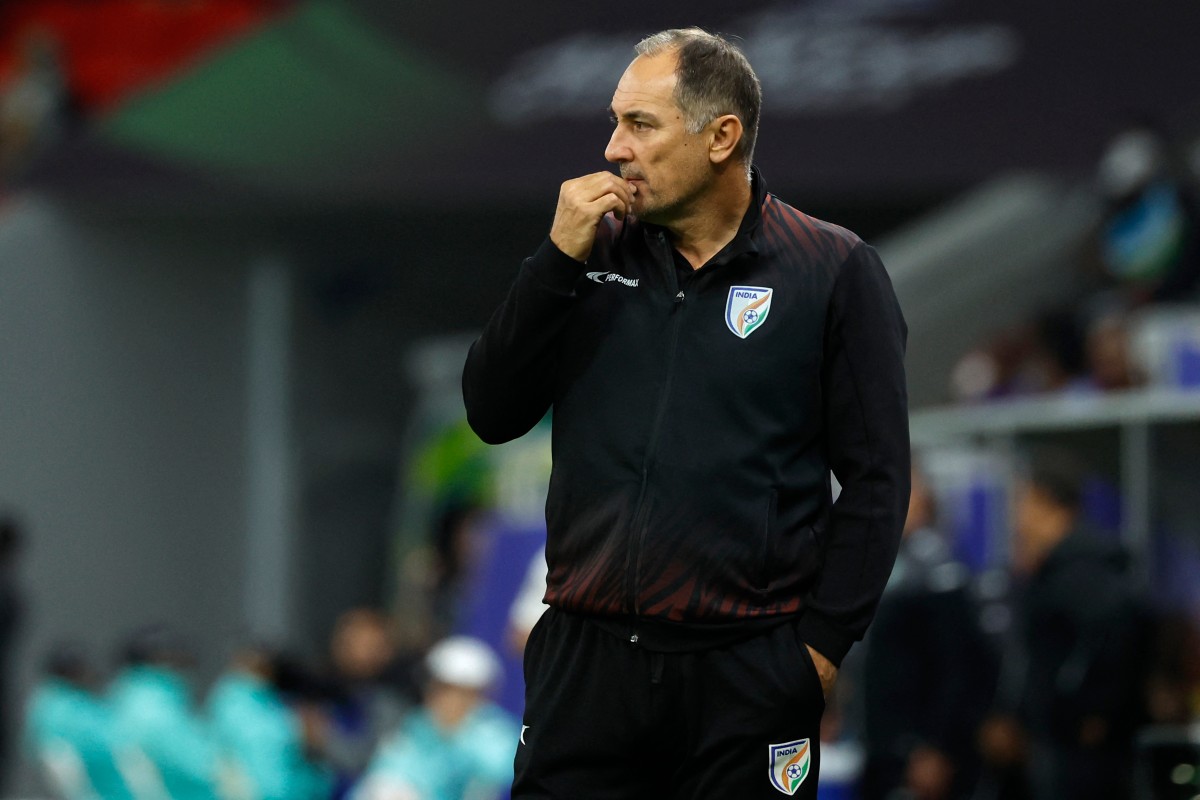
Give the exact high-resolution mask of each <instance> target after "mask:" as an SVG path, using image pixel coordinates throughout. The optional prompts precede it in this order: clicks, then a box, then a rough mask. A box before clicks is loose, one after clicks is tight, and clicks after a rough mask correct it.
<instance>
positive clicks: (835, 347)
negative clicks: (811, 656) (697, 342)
mask: <svg viewBox="0 0 1200 800" xmlns="http://www.w3.org/2000/svg"><path fill="white" fill-rule="evenodd" d="M907 334H908V329H907V326H906V325H905V323H904V317H903V315H902V314H901V312H900V305H899V303H898V302H897V301H896V295H895V292H894V291H893V289H892V284H891V280H890V279H889V278H888V275H887V272H886V271H885V270H884V267H883V263H882V262H881V261H880V260H879V256H878V255H877V254H876V253H875V250H874V249H873V248H871V247H869V246H867V245H865V244H861V243H860V244H858V245H857V246H856V247H855V248H854V249H853V250H852V251H851V252H850V255H849V256H848V257H847V260H846V262H845V263H844V264H842V266H841V270H840V272H839V274H838V276H837V279H836V282H835V284H834V288H833V294H832V298H831V300H830V308H829V316H828V318H827V320H826V330H825V348H824V361H823V364H822V381H823V386H824V414H825V420H824V423H825V437H826V439H825V447H826V454H827V458H828V460H829V465H830V467H831V469H832V470H833V474H834V476H835V477H836V478H837V480H838V483H839V484H841V487H842V492H841V495H840V496H839V497H838V499H837V502H835V503H834V505H833V509H832V511H831V513H830V519H829V526H828V528H827V529H826V531H825V533H824V536H823V544H824V564H823V566H822V569H821V574H820V576H819V578H818V580H817V584H816V586H815V588H814V589H813V591H812V594H811V595H810V596H809V598H808V599H807V608H806V611H805V614H804V616H803V618H802V619H801V622H800V632H801V635H802V636H803V637H804V641H805V642H807V643H808V644H810V645H811V646H812V647H813V648H814V649H816V650H817V651H818V652H820V653H821V654H822V655H823V656H825V657H826V658H828V659H829V660H830V661H832V662H834V663H835V664H840V663H841V660H842V659H843V658H844V657H845V655H846V653H847V652H848V651H849V650H850V646H851V645H852V644H853V643H854V642H855V641H857V640H859V639H861V638H862V637H863V634H864V633H865V632H866V630H867V626H868V625H869V624H870V622H871V619H872V617H874V615H875V608H876V606H877V605H878V603H879V597H880V595H881V594H882V593H883V587H884V586H885V585H886V584H887V580H888V576H889V575H890V574H891V571H892V565H893V563H894V562H895V559H896V551H897V549H898V548H899V545H900V534H901V531H902V529H903V527H904V518H905V515H906V514H907V512H908V493H909V481H910V475H909V441H908V392H907V388H906V384H905V377H904V346H905V339H906V337H907Z"/></svg>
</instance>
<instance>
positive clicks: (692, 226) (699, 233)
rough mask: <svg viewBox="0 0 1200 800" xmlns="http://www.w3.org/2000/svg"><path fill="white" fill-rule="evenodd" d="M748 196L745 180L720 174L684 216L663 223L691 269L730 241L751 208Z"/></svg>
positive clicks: (748, 183) (748, 186)
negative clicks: (703, 195) (705, 196)
mask: <svg viewBox="0 0 1200 800" xmlns="http://www.w3.org/2000/svg"><path fill="white" fill-rule="evenodd" d="M741 175H743V176H744V175H745V173H741ZM750 198H751V191H750V182H749V181H748V180H745V178H744V177H743V178H742V179H741V180H738V179H736V178H735V177H734V176H732V175H731V176H728V177H724V176H723V179H722V180H719V181H718V182H717V183H716V184H715V185H714V186H713V188H712V191H710V192H709V193H708V198H707V199H706V200H702V201H701V202H699V203H697V204H696V205H695V207H694V208H693V209H692V210H691V211H690V213H689V214H687V215H686V216H684V217H681V218H680V219H678V220H676V221H674V222H672V223H670V224H668V225H666V226H665V227H666V229H667V231H668V232H669V233H670V234H671V243H672V244H673V245H674V246H675V249H676V250H678V251H679V254H680V255H682V256H683V257H684V258H686V259H687V261H688V263H689V264H691V265H692V269H700V267H702V266H704V265H705V264H707V263H708V262H709V260H710V259H712V257H713V256H715V255H716V254H717V253H719V252H721V250H722V248H724V247H725V245H727V244H729V243H730V242H731V241H733V237H735V236H737V232H738V229H739V228H740V227H741V225H742V219H743V218H744V217H745V216H746V212H747V210H748V209H749V207H750Z"/></svg>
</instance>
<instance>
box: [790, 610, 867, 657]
mask: <svg viewBox="0 0 1200 800" xmlns="http://www.w3.org/2000/svg"><path fill="white" fill-rule="evenodd" d="M796 630H797V632H798V633H799V634H800V639H801V640H802V641H803V642H804V643H805V644H807V645H808V646H809V647H811V648H812V649H814V650H816V651H817V652H818V653H820V654H821V655H823V656H825V657H826V658H828V659H829V660H830V661H832V662H833V665H834V666H835V667H841V666H842V659H844V658H845V657H846V653H849V652H850V647H851V645H853V644H854V642H855V638H854V636H853V635H851V634H848V633H847V632H846V631H845V630H844V629H842V628H841V627H839V626H838V625H836V624H835V623H833V622H832V621H830V619H829V618H828V617H825V616H822V615H821V614H818V613H817V612H816V611H813V610H811V609H809V610H807V611H805V612H804V614H803V616H801V617H800V622H799V623H797V625H796Z"/></svg>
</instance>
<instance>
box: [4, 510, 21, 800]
mask: <svg viewBox="0 0 1200 800" xmlns="http://www.w3.org/2000/svg"><path fill="white" fill-rule="evenodd" d="M23 545H24V532H23V529H22V526H21V523H20V522H19V521H18V519H17V517H16V516H15V515H14V514H11V513H3V512H0V785H3V782H4V780H5V778H6V777H7V775H8V773H9V771H10V766H11V763H12V752H11V746H10V741H9V739H10V731H9V728H8V722H7V721H8V720H11V719H13V718H14V717H15V716H16V715H15V714H14V713H13V700H12V686H11V674H12V668H13V667H12V665H13V657H14V654H15V652H16V648H17V633H18V631H19V630H20V625H21V618H22V617H23V606H24V601H23V600H22V592H21V586H20V580H19V577H18V574H17V566H18V559H19V557H20V554H21V549H22V547H23Z"/></svg>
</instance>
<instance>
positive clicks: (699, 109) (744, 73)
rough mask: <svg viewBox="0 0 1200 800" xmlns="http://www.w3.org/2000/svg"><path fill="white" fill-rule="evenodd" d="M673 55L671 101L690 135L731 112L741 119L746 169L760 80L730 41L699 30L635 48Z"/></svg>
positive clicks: (667, 34)
mask: <svg viewBox="0 0 1200 800" xmlns="http://www.w3.org/2000/svg"><path fill="white" fill-rule="evenodd" d="M668 50H674V51H676V53H677V58H678V63H677V64H676V66H675V78H676V84H675V102H676V104H677V105H678V106H679V109H680V110H681V111H682V112H683V118H684V122H685V123H686V125H687V130H688V132H689V133H699V132H700V131H702V130H703V129H704V126H705V125H707V124H708V123H710V122H712V121H713V120H714V119H716V118H717V117H720V116H723V115H725V114H733V115H735V116H736V117H737V118H738V119H739V120H741V122H742V140H741V141H740V142H739V143H738V149H737V151H736V152H735V155H737V156H738V157H739V158H741V160H742V161H744V162H745V164H746V169H747V170H749V168H750V164H751V162H752V161H753V159H754V142H755V140H756V139H757V138H758V116H759V112H760V111H761V109H762V84H760V83H759V81H758V76H757V75H755V74H754V68H753V67H751V66H750V62H749V61H747V60H746V56H745V55H744V54H743V53H742V51H741V50H739V49H738V48H737V46H735V45H734V44H732V43H731V42H729V41H728V40H726V39H724V38H722V37H721V36H717V35H715V34H712V33H709V32H708V31H705V30H702V29H700V28H672V29H670V30H665V31H660V32H659V33H656V34H653V35H652V36H647V37H646V38H645V39H642V41H640V42H638V43H637V45H636V46H635V47H634V51H635V52H636V53H637V54H638V55H639V56H647V57H649V56H656V55H659V54H660V53H663V52H666V51H668Z"/></svg>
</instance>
